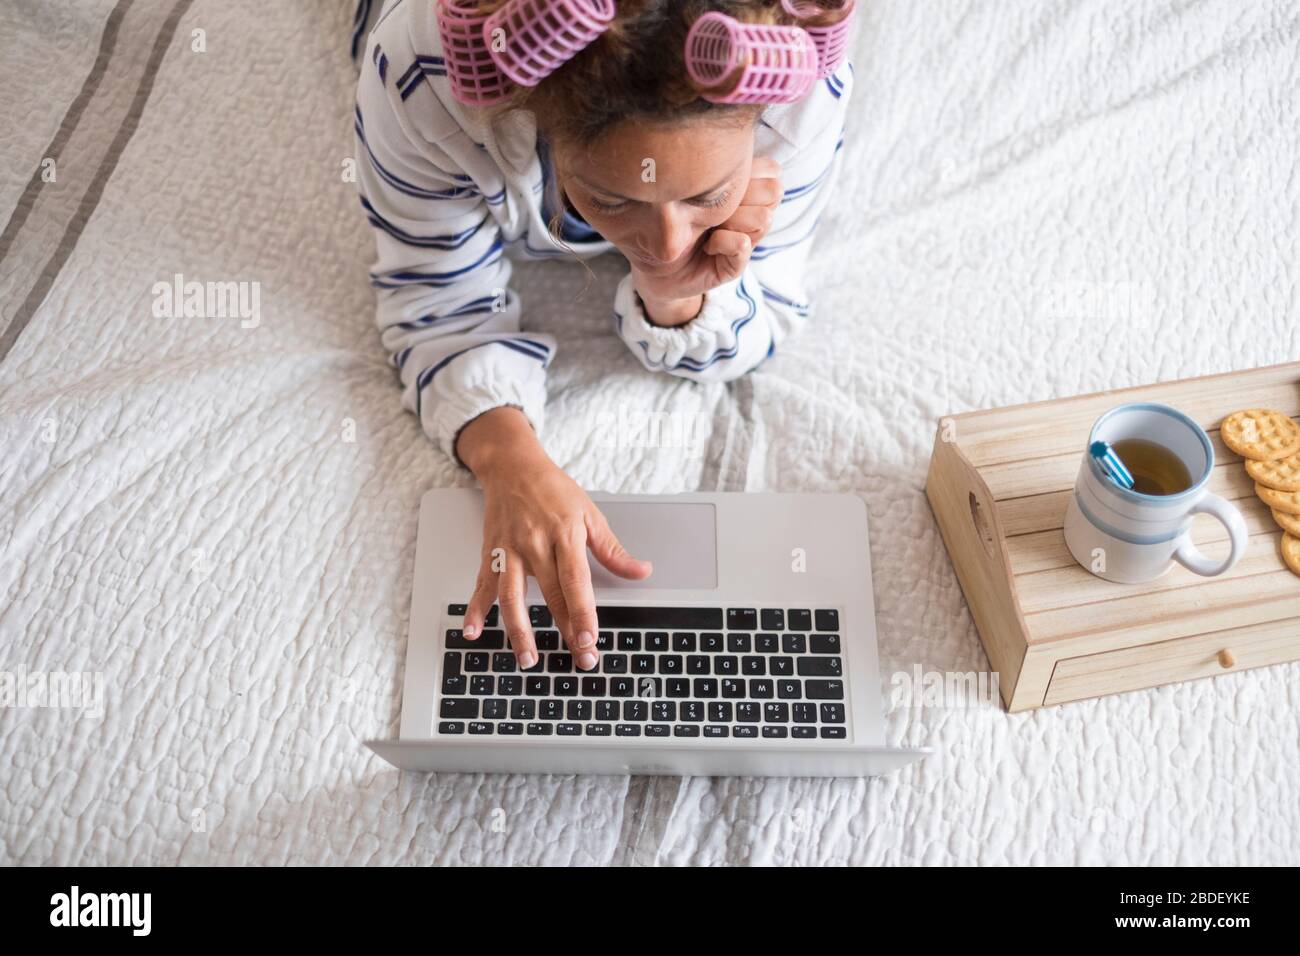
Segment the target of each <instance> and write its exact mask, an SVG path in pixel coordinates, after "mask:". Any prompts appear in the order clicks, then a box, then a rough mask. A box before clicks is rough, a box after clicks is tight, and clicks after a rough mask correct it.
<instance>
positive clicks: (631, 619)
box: [596, 604, 722, 631]
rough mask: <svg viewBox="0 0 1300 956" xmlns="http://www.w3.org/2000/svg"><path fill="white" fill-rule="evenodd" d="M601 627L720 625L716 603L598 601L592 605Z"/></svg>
mask: <svg viewBox="0 0 1300 956" xmlns="http://www.w3.org/2000/svg"><path fill="white" fill-rule="evenodd" d="M596 618H597V620H599V621H600V626H601V627H607V628H619V627H623V628H645V627H654V628H661V629H664V630H676V631H688V630H703V629H705V628H716V629H720V628H721V627H722V608H720V607H670V606H668V605H664V606H662V607H626V606H621V605H616V604H602V605H600V606H599V607H597V608H596Z"/></svg>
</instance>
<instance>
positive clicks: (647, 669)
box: [632, 654, 655, 674]
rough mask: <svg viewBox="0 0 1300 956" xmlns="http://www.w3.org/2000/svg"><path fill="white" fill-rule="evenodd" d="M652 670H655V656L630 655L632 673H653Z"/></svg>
mask: <svg viewBox="0 0 1300 956" xmlns="http://www.w3.org/2000/svg"><path fill="white" fill-rule="evenodd" d="M654 672H655V656H654V655H653V654H633V655H632V673H633V674H653V673H654Z"/></svg>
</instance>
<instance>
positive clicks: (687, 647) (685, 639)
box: [673, 634, 695, 654]
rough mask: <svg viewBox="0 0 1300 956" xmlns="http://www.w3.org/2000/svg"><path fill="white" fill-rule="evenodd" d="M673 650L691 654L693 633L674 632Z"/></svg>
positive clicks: (693, 647) (693, 639)
mask: <svg viewBox="0 0 1300 956" xmlns="http://www.w3.org/2000/svg"><path fill="white" fill-rule="evenodd" d="M673 650H675V651H677V652H678V653H679V654H691V653H694V652H695V635H694V634H674V635H673Z"/></svg>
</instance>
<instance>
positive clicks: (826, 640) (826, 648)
mask: <svg viewBox="0 0 1300 956" xmlns="http://www.w3.org/2000/svg"><path fill="white" fill-rule="evenodd" d="M808 650H810V651H812V652H813V653H814V654H838V653H839V652H840V636H839V635H838V634H814V635H813V636H812V637H810V638H808Z"/></svg>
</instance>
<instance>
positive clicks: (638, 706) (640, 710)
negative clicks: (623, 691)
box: [623, 700, 650, 720]
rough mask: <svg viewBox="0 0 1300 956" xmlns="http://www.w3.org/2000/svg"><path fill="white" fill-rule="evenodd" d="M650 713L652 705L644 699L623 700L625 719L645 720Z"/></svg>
mask: <svg viewBox="0 0 1300 956" xmlns="http://www.w3.org/2000/svg"><path fill="white" fill-rule="evenodd" d="M649 715H650V705H649V704H648V703H647V702H646V701H644V700H625V701H623V719H624V720H645V719H646V718H647V717H648V716H649Z"/></svg>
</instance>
